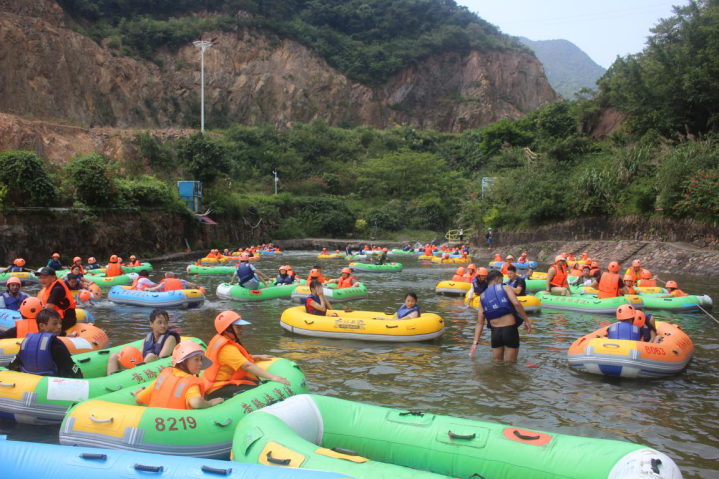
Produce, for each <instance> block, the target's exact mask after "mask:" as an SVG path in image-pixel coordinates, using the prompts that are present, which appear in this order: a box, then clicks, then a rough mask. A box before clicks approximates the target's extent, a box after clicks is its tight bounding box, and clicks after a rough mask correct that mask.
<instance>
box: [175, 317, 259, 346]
mask: <svg viewBox="0 0 719 479" xmlns="http://www.w3.org/2000/svg"><path fill="white" fill-rule="evenodd" d="M233 324H237V325H238V326H245V325H247V324H251V323H250V322H249V321H245V320H244V319H242V316H240V315H239V314H237V313H235V312H234V311H223V312H221V313H220V314H218V315H217V317H216V318H215V330H216V331H217V333H218V334H222V333H224V332H225V330H226V329H227V328H229V327H230V326H232V325H233ZM173 357H174V354H173Z"/></svg>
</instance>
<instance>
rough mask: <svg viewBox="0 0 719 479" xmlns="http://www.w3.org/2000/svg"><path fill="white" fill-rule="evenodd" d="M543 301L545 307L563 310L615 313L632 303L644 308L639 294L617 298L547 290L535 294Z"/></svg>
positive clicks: (638, 307) (636, 306)
mask: <svg viewBox="0 0 719 479" xmlns="http://www.w3.org/2000/svg"><path fill="white" fill-rule="evenodd" d="M535 296H536V297H537V298H539V299H540V300H541V301H542V307H543V308H545V309H558V310H563V311H577V312H579V313H593V314H615V313H616V312H617V308H618V307H619V306H621V305H623V304H631V305H632V306H634V307H635V308H637V309H642V307H643V304H642V299H641V298H640V297H639V296H619V297H617V298H605V299H599V298H597V297H596V296H587V295H581V296H554V295H552V294H549V293H547V292H544V291H542V292H540V293H537V294H535Z"/></svg>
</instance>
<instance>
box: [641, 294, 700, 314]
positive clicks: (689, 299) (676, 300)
mask: <svg viewBox="0 0 719 479" xmlns="http://www.w3.org/2000/svg"><path fill="white" fill-rule="evenodd" d="M640 296H641V298H642V301H643V302H644V307H645V308H646V309H658V310H662V311H673V312H676V313H701V312H702V308H703V309H712V307H713V304H714V303H713V301H712V299H711V298H710V297H709V296H707V295H702V296H700V295H693V294H690V295H688V296H680V297H676V296H671V297H662V296H663V295H654V294H641V295H640Z"/></svg>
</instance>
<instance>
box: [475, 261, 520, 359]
mask: <svg viewBox="0 0 719 479" xmlns="http://www.w3.org/2000/svg"><path fill="white" fill-rule="evenodd" d="M487 283H489V286H488V287H487V290H486V291H485V292H484V293H483V294H482V295H481V296H480V297H479V308H478V310H479V311H478V313H477V326H476V327H475V329H474V342H473V343H472V348H471V349H470V351H469V356H470V357H472V358H473V357H474V354H475V353H476V352H477V346H478V345H479V338H480V337H481V336H482V331H483V330H484V322H485V320H486V322H487V327H488V328H489V329H490V330H491V332H492V340H491V341H492V343H491V344H492V359H493V360H494V361H507V362H516V361H517V356H518V355H519V326H521V325H522V323H524V328H525V329H526V330H527V332H528V333H529V332H531V331H532V323H531V322H530V321H529V317H527V313H526V312H525V311H524V307H523V306H522V303H520V302H519V300H518V299H517V296H516V295H515V294H514V292H513V291H512V288H510V287H509V286H506V285H503V284H502V273H501V272H499V271H490V273H489V275H487Z"/></svg>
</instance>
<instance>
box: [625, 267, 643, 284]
mask: <svg viewBox="0 0 719 479" xmlns="http://www.w3.org/2000/svg"><path fill="white" fill-rule="evenodd" d="M642 271H643V269H642V268H639V271H638V272H637V271H635V270H634V268H628V269H627V272H626V273H625V275H629V276H631V278H632V280H633V281H634V282H635V283H636V282H637V280H639V278H641V277H642Z"/></svg>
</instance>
